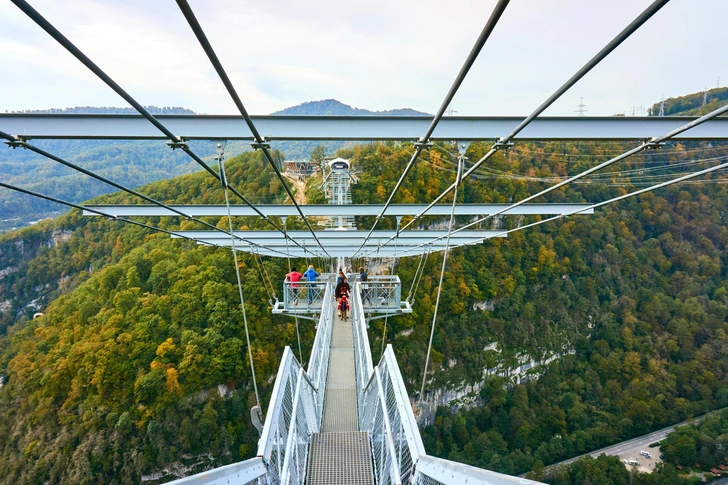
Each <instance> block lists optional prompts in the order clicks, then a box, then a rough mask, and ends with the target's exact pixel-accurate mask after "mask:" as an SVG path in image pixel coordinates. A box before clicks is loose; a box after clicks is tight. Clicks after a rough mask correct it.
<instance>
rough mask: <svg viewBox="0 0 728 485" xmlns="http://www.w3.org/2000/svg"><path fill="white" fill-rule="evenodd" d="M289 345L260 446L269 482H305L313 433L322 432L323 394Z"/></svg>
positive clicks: (259, 451)
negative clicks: (310, 381)
mask: <svg viewBox="0 0 728 485" xmlns="http://www.w3.org/2000/svg"><path fill="white" fill-rule="evenodd" d="M306 376H307V374H305V372H304V371H303V368H302V367H301V365H300V364H299V363H298V361H296V359H295V357H294V356H293V353H292V352H291V349H290V348H289V347H286V349H285V351H284V352H283V360H282V362H281V366H280V368H279V371H278V377H277V379H276V384H275V387H274V392H273V396H272V397H271V404H270V408H269V410H268V416H266V422H265V426H264V428H263V433H262V436H261V440H260V446H259V447H258V454H259V456H262V457H263V460H264V462H265V464H266V468H267V470H268V473H267V477H268V483H269V484H280V483H286V484H288V483H291V484H300V485H303V483H304V482H305V477H306V463H307V458H308V446H309V443H310V441H311V435H313V434H314V433H318V432H319V428H320V423H321V407H320V403H321V402H323V398H322V397H320V396H319V393H318V392H317V391H316V389H315V388H314V387H313V386H312V385H311V383H309V379H307V378H306Z"/></svg>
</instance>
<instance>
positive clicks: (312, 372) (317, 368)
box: [308, 283, 334, 427]
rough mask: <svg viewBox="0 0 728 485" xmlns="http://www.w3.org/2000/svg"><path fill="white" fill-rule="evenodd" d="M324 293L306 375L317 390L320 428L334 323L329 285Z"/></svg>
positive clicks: (331, 290) (331, 292)
mask: <svg viewBox="0 0 728 485" xmlns="http://www.w3.org/2000/svg"><path fill="white" fill-rule="evenodd" d="M325 288H326V292H325V297H324V299H323V304H322V307H321V317H320V319H319V323H318V330H317V332H316V338H315V340H314V342H313V347H312V349H311V358H310V359H309V363H308V375H309V377H310V378H311V380H312V381H313V383H314V385H315V386H316V387H317V388H318V393H316V396H315V399H314V401H315V403H316V416H317V417H318V425H319V427H320V426H321V419H322V417H323V410H324V396H325V395H326V377H327V375H328V368H329V354H330V351H331V334H332V331H333V323H334V304H333V302H334V297H333V286H332V285H331V283H327V284H326V285H325Z"/></svg>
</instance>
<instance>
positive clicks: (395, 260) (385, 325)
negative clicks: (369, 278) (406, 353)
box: [380, 216, 402, 355]
mask: <svg viewBox="0 0 728 485" xmlns="http://www.w3.org/2000/svg"><path fill="white" fill-rule="evenodd" d="M401 222H402V217H401V216H398V217H397V234H399V225H400V223H401ZM397 239H399V238H396V239H395V240H394V255H393V256H392V270H391V272H390V273H391V274H390V276H394V267H395V265H396V264H397ZM392 281H394V280H392ZM391 296H392V295H387V297H388V298H391ZM396 303H397V304H398V305H399V302H396ZM388 319H389V311H388V310H387V311H386V313H385V314H384V327H383V329H382V353H381V354H380V355H384V342H385V341H386V340H387V320H388Z"/></svg>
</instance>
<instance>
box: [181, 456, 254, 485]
mask: <svg viewBox="0 0 728 485" xmlns="http://www.w3.org/2000/svg"><path fill="white" fill-rule="evenodd" d="M265 474H266V470H265V465H264V464H263V459H262V458H261V457H259V456H256V457H254V458H251V459H249V460H245V461H240V462H238V463H232V464H230V465H225V466H221V467H219V468H213V469H212V470H207V471H205V472H201V473H198V474H196V475H191V476H189V477H184V478H180V479H177V480H174V481H171V482H169V483H168V484H167V485H199V484H213V483H229V482H230V480H231V479H232V480H234V483H237V484H240V485H252V484H256V485H257V484H261V485H262V484H263V483H265V481H264V479H263V477H265ZM222 479H227V481H226V482H222V481H220V482H217V480H222Z"/></svg>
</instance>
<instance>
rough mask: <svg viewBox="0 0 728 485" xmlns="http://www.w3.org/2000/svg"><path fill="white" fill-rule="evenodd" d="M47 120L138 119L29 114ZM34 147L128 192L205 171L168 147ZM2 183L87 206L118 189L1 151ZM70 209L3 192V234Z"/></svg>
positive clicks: (46, 143)
mask: <svg viewBox="0 0 728 485" xmlns="http://www.w3.org/2000/svg"><path fill="white" fill-rule="evenodd" d="M146 108H147V109H148V110H149V111H150V112H151V113H152V114H155V115H156V114H194V113H193V112H192V111H190V110H188V109H184V108H159V107H156V106H147V107H146ZM25 113H42V114H48V113H50V114H78V113H86V114H88V113H101V114H135V113H136V110H134V109H133V108H107V107H94V106H83V107H76V108H66V109H52V110H32V111H31V110H29V111H25ZM31 143H32V144H33V145H35V146H37V147H39V148H42V149H43V150H46V151H48V152H50V153H52V154H54V155H57V156H59V157H61V158H65V159H67V160H68V161H70V162H72V163H74V164H76V165H80V166H81V167H83V168H85V169H87V170H92V171H94V172H95V173H98V174H100V175H103V176H105V177H108V178H111V179H112V180H114V181H115V182H118V183H120V184H123V185H125V186H127V187H139V186H141V185H144V184H148V183H150V182H153V181H155V180H162V179H167V178H170V177H174V176H177V175H182V174H185V173H190V172H193V171H196V170H198V169H199V168H200V167H199V165H197V163H195V162H194V161H193V160H191V159H190V158H189V157H187V156H186V155H185V154H184V153H181V152H179V151H172V150H170V149H169V147H167V146H166V145H165V144H164V143H161V142H155V141H123V140H32V141H31ZM192 146H193V149H195V150H196V151H197V152H198V153H200V155H201V156H203V157H207V156H211V155H212V154H214V153H215V149H214V146H213V145H212V144H211V143H207V142H195V143H193V145H192ZM0 181H3V182H6V183H9V184H13V185H18V186H21V187H25V188H28V189H31V190H35V191H37V192H41V193H43V194H46V195H50V196H53V197H57V198H60V199H64V200H69V201H71V202H77V203H78V202H82V201H84V200H88V199H90V198H93V197H96V196H98V195H101V194H108V193H110V192H113V191H114V188H113V187H111V186H109V185H106V184H104V183H101V182H99V181H97V180H94V179H92V178H90V177H87V176H86V175H82V174H80V173H78V172H76V171H74V170H72V169H70V168H67V167H64V166H63V165H60V164H58V163H56V162H54V161H51V160H48V159H46V158H44V157H42V156H40V155H38V154H36V153H34V152H31V151H27V150H22V149H15V150H13V149H11V148H9V147H7V146H5V145H2V146H1V147H0ZM63 212H66V209H65V208H63V207H59V206H58V205H57V204H52V203H50V202H47V201H44V200H41V199H32V198H24V197H19V196H18V195H17V194H15V193H14V192H9V191H7V190H2V191H0V214H2V216H0V232H2V231H5V230H9V229H12V228H15V227H22V226H25V225H27V224H28V223H29V222H32V221H37V220H39V219H43V218H46V217H53V216H56V215H58V214H59V213H63Z"/></svg>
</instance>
